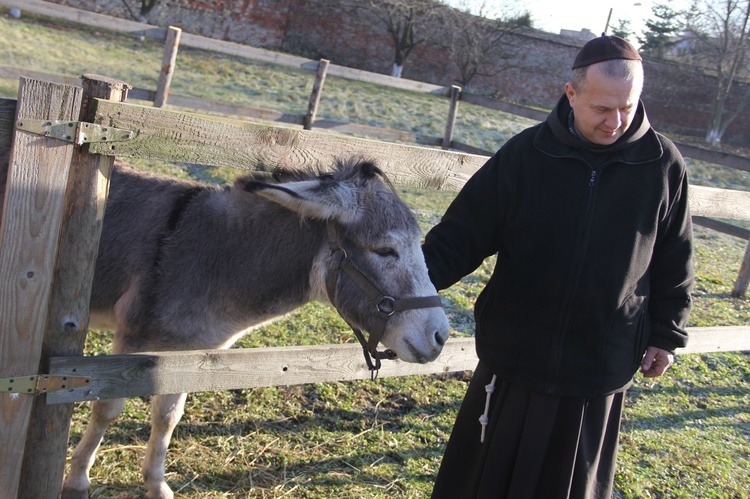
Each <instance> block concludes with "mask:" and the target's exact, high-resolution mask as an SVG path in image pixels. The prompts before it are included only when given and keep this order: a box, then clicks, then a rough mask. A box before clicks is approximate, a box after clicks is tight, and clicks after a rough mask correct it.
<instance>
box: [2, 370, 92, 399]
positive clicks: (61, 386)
mask: <svg viewBox="0 0 750 499" xmlns="http://www.w3.org/2000/svg"><path fill="white" fill-rule="evenodd" d="M89 383H91V378H86V377H83V376H55V375H52V374H39V375H33V376H14V377H12V378H0V392H4V393H27V394H30V395H36V394H38V393H49V392H56V391H59V390H72V389H73V388H80V387H82V386H86V385H88V384H89Z"/></svg>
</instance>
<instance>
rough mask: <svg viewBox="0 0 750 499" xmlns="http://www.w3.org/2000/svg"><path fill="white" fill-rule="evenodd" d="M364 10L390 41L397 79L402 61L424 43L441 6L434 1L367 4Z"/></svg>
mask: <svg viewBox="0 0 750 499" xmlns="http://www.w3.org/2000/svg"><path fill="white" fill-rule="evenodd" d="M365 3H366V4H367V5H366V8H367V9H368V10H369V11H370V12H372V13H373V14H374V15H375V17H377V18H378V19H379V20H380V21H381V22H382V24H383V25H384V26H385V28H386V30H387V31H388V34H389V35H390V36H391V39H392V40H393V49H394V55H393V71H392V72H391V76H395V77H396V78H400V77H401V73H402V71H403V69H404V64H405V63H406V59H407V58H408V57H409V54H411V52H412V50H414V48H415V47H417V46H418V45H420V44H425V43H428V41H429V40H430V39H431V34H432V32H434V31H435V29H434V24H433V23H434V22H435V21H436V20H439V18H440V14H441V12H444V11H445V6H443V5H442V4H440V3H439V2H437V1H435V0H367V1H366V2H365Z"/></svg>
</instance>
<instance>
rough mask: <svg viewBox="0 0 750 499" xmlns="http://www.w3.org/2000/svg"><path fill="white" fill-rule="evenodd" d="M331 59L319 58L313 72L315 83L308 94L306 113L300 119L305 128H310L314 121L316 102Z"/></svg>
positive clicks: (316, 111) (316, 108)
mask: <svg viewBox="0 0 750 499" xmlns="http://www.w3.org/2000/svg"><path fill="white" fill-rule="evenodd" d="M330 62H331V61H329V60H327V59H321V60H320V62H319V63H318V72H317V73H316V74H315V83H313V89H312V93H311V94H310V104H309V105H308V106H307V114H306V115H305V118H304V119H303V120H302V126H303V127H304V128H305V130H312V124H313V122H314V121H315V115H316V114H318V104H320V96H321V94H322V93H323V83H325V81H326V74H327V73H328V65H329V64H330Z"/></svg>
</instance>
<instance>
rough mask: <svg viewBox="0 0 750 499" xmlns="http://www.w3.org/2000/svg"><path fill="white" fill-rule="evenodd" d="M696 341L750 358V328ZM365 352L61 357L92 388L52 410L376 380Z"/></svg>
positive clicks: (59, 366) (469, 350)
mask: <svg viewBox="0 0 750 499" xmlns="http://www.w3.org/2000/svg"><path fill="white" fill-rule="evenodd" d="M688 333H689V336H690V341H689V343H688V347H687V348H682V349H678V350H677V354H678V355H684V354H695V353H709V352H727V351H738V350H750V326H737V327H706V328H689V329H688ZM361 351H362V347H361V346H359V345H355V344H344V345H315V346H297V347H273V348H240V349H232V350H196V351H192V352H144V353H137V354H124V355H103V356H97V357H53V358H52V359H50V374H54V375H59V376H83V377H87V378H91V382H90V383H89V384H87V385H86V386H84V387H78V388H72V389H70V390H63V391H56V392H51V393H48V394H47V403H48V404H60V403H66V402H79V401H84V400H99V399H107V398H120V397H141V396H148V395H163V394H168V393H192V392H204V391H217V390H232V389H238V388H258V387H264V386H285V385H299V384H306V383H323V382H334V381H352V380H363V379H369V377H370V371H369V370H368V369H367V366H366V365H365V363H364V362H363V361H362V356H361ZM477 362H478V359H477V356H476V353H475V349H474V338H453V339H450V340H448V342H447V343H446V344H445V347H444V348H443V351H442V353H441V354H440V356H439V357H438V358H437V360H435V361H433V362H430V363H429V364H412V363H407V362H402V361H400V360H395V361H390V362H388V361H386V362H384V363H383V367H382V368H381V369H380V372H379V376H381V377H394V376H411V375H425V374H440V373H448V372H456V371H468V370H473V369H474V368H475V367H476V365H477Z"/></svg>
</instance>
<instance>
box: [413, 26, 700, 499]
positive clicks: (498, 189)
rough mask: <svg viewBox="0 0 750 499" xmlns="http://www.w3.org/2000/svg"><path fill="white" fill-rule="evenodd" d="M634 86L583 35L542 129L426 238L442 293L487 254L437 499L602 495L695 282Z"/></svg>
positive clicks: (520, 141) (637, 63) (663, 148)
mask: <svg viewBox="0 0 750 499" xmlns="http://www.w3.org/2000/svg"><path fill="white" fill-rule="evenodd" d="M642 86H643V67H642V63H641V57H640V56H639V55H638V52H637V51H636V50H635V49H634V48H633V47H632V46H631V45H630V44H629V43H628V42H626V41H625V40H623V39H621V38H618V37H615V36H601V37H599V38H596V39H594V40H592V41H590V42H588V43H587V44H586V45H584V46H583V48H582V49H581V51H580V52H579V54H578V56H577V57H576V60H575V62H574V64H573V74H572V77H571V80H570V82H569V83H567V84H566V85H565V95H564V96H562V98H561V99H560V101H559V102H558V104H557V106H556V107H555V109H554V110H553V111H552V113H551V114H550V115H549V117H548V118H547V120H546V121H545V122H544V123H540V124H539V125H537V126H534V127H531V128H529V129H527V130H525V131H523V132H521V133H520V134H518V135H517V136H515V137H513V138H512V139H510V140H509V141H508V142H507V143H506V144H505V145H504V146H503V147H502V148H501V149H500V150H499V151H498V152H497V153H496V154H495V155H494V156H493V157H492V158H491V159H490V160H489V161H488V162H487V163H486V164H485V165H484V166H483V167H482V168H480V169H479V170H478V171H477V172H476V174H475V175H474V176H473V177H472V178H471V179H470V180H469V181H468V182H467V183H466V185H465V186H464V188H463V189H462V190H461V192H460V193H459V194H458V196H457V197H456V199H455V200H454V202H453V203H452V204H451V206H450V207H449V208H448V210H447V211H446V213H445V215H444V217H443V219H442V221H441V222H440V223H439V224H438V225H436V226H435V227H434V228H433V229H432V230H431V231H430V232H429V233H428V234H427V236H426V239H425V244H424V247H423V249H424V254H425V259H426V261H427V266H428V268H429V270H430V276H431V278H432V281H433V283H434V284H435V286H436V287H437V288H438V289H444V288H446V287H448V286H450V285H452V284H453V283H455V282H456V281H458V280H459V279H460V278H461V277H463V276H465V275H467V274H469V273H471V272H473V271H474V270H475V269H476V268H477V267H478V266H479V265H480V264H481V262H482V261H483V260H484V259H485V258H487V257H488V256H491V255H495V254H496V255H497V264H496V267H495V270H494V272H493V274H492V277H491V278H490V280H489V282H488V283H487V286H486V287H485V288H484V290H483V291H482V293H481V294H480V296H479V298H478V299H477V302H476V306H475V311H474V312H475V318H476V348H477V354H478V357H479V364H478V366H477V368H476V370H475V372H474V376H473V378H472V381H471V383H470V385H469V388H468V391H467V394H466V397H465V399H464V401H463V403H462V405H461V409H460V411H459V414H458V417H457V420H456V423H455V426H454V428H453V431H452V434H451V437H450V440H449V442H448V446H447V448H446V451H445V455H444V457H443V461H442V464H441V467H440V471H439V472H438V476H437V479H436V483H435V487H434V490H433V498H450V499H460V498H474V497H477V498H576V499H577V498H609V497H611V495H612V487H613V481H614V462H615V458H616V454H617V438H618V433H619V427H620V416H621V411H622V406H623V398H624V392H625V390H626V389H627V388H628V387H629V386H630V384H631V383H632V379H633V375H634V374H635V373H636V371H637V370H638V369H639V368H640V370H641V372H642V373H643V374H644V375H645V376H647V377H656V376H660V375H661V374H663V373H664V371H665V370H666V369H667V368H668V367H669V365H670V364H671V363H672V361H673V352H674V350H675V349H676V348H678V347H683V346H685V344H686V342H687V334H686V332H685V329H684V328H685V324H686V322H687V318H688V314H689V310H690V290H691V287H692V281H693V269H692V263H691V255H692V227H691V219H690V212H689V209H688V202H687V188H688V182H687V175H686V171H685V163H684V161H683V159H682V157H681V156H680V153H679V152H678V151H677V149H676V148H675V146H674V145H673V144H672V143H671V142H670V141H669V140H668V139H666V138H665V137H663V136H661V135H659V134H658V133H656V132H655V131H654V130H653V129H652V128H651V126H650V125H649V122H648V119H647V117H646V113H645V110H644V107H643V104H642V103H641V102H640V100H639V98H640V94H641V89H642Z"/></svg>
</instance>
